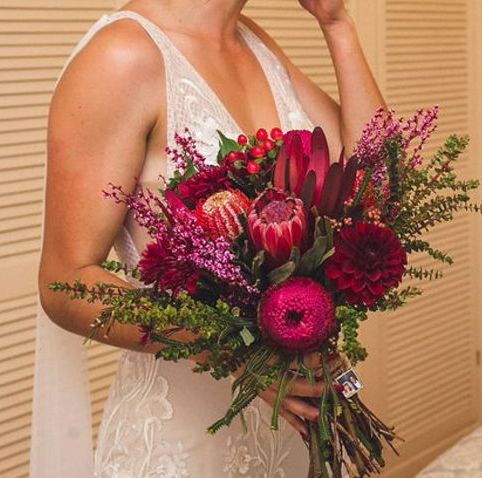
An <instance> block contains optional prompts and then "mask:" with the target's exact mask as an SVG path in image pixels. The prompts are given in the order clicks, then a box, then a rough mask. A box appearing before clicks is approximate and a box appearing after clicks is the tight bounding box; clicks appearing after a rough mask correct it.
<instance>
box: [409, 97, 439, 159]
mask: <svg viewBox="0 0 482 478" xmlns="http://www.w3.org/2000/svg"><path fill="white" fill-rule="evenodd" d="M438 113H439V107H438V105H435V106H434V107H432V108H430V109H428V110H422V109H419V110H417V111H416V113H415V114H414V115H413V116H412V117H411V118H409V119H408V120H407V121H406V123H405V125H404V132H405V133H406V134H407V136H406V138H405V139H404V141H405V143H404V144H403V145H402V147H403V148H404V149H408V147H409V145H410V144H411V143H412V141H414V140H415V139H417V138H419V140H420V141H419V143H418V144H417V145H416V146H415V148H414V150H413V152H412V156H411V157H410V158H409V159H408V164H410V166H413V167H415V166H418V165H419V164H421V162H422V156H421V154H420V153H421V151H422V149H423V147H424V146H425V143H426V142H427V141H428V140H429V139H430V137H431V135H432V133H433V132H434V131H435V129H436V128H437V124H436V121H437V119H438Z"/></svg>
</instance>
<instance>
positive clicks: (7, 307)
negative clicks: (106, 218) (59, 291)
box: [0, 0, 117, 478]
mask: <svg viewBox="0 0 482 478" xmlns="http://www.w3.org/2000/svg"><path fill="white" fill-rule="evenodd" d="M113 5H114V2H113V1H112V0H96V1H94V0H75V1H74V0H2V1H1V2H0V476H2V477H5V478H20V477H26V476H27V472H28V451H29V435H30V414H31V399H32V380H33V352H34V346H35V344H34V337H35V314H36V300H37V267H38V259H39V248H40V221H41V211H42V200H43V174H44V165H45V137H46V120H47V112H48V105H49V102H50V97H51V92H52V89H53V86H54V83H55V80H56V78H57V76H58V74H59V73H60V69H61V67H62V66H63V64H64V62H65V61H66V59H67V56H68V55H69V53H70V52H71V50H72V48H73V46H74V45H75V44H76V43H77V41H78V39H79V38H80V36H81V35H82V33H83V32H84V31H85V30H86V29H87V28H88V27H89V26H90V25H91V24H92V23H93V22H94V21H95V20H96V19H97V18H98V17H99V16H100V15H102V14H103V13H105V12H106V11H108V10H110V9H111V8H112V7H113ZM89 354H90V373H91V383H92V390H93V396H94V400H95V403H94V419H95V420H96V421H97V422H98V419H99V407H100V404H99V402H100V401H102V400H103V398H104V397H105V395H106V390H105V389H106V388H107V386H108V384H107V381H106V378H105V377H106V375H108V374H112V371H113V367H112V362H113V361H114V360H113V359H112V355H116V354H117V352H116V351H114V354H113V352H112V349H108V348H107V347H104V346H100V345H95V346H94V347H92V348H91V350H89Z"/></svg>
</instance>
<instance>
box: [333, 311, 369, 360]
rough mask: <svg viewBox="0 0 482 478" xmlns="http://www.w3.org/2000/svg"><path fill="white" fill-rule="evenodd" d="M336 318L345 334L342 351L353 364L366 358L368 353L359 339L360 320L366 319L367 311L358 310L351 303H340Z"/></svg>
mask: <svg viewBox="0 0 482 478" xmlns="http://www.w3.org/2000/svg"><path fill="white" fill-rule="evenodd" d="M336 318H337V319H338V321H339V323H340V328H341V332H342V334H343V344H342V347H341V350H342V352H345V353H346V355H347V357H348V358H349V359H350V361H351V363H352V364H353V365H356V363H357V362H360V361H362V360H365V359H366V357H367V355H368V353H367V351H366V349H365V348H364V347H363V346H362V345H361V343H360V341H359V340H358V330H359V327H360V322H363V321H364V320H366V319H367V318H368V317H367V314H366V312H365V311H362V310H358V309H356V308H355V307H352V306H349V305H340V306H338V307H337V308H336Z"/></svg>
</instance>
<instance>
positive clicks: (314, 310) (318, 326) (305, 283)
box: [258, 277, 335, 352]
mask: <svg viewBox="0 0 482 478" xmlns="http://www.w3.org/2000/svg"><path fill="white" fill-rule="evenodd" d="M334 310H335V307H334V304H333V301H332V299H331V296H330V294H329V293H328V292H327V291H326V290H325V289H324V288H323V287H322V286H321V285H320V284H318V283H317V282H315V281H314V280H312V279H310V278H308V277H291V278H290V279H288V280H286V281H284V282H281V283H280V284H277V285H275V286H273V287H271V288H269V289H268V290H267V291H266V292H265V293H264V294H263V297H262V299H261V302H260V306H259V311H258V325H259V328H260V330H261V333H262V334H263V335H264V336H265V337H266V339H268V340H271V341H273V342H274V343H276V344H278V345H279V346H280V347H281V348H283V349H286V350H290V351H299V352H309V351H312V350H313V349H315V348H316V347H318V346H320V345H321V344H322V342H323V341H325V340H326V339H327V338H328V337H329V336H330V335H331V333H332V332H333V329H334V327H335V314H334Z"/></svg>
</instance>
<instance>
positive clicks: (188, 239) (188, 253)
mask: <svg viewBox="0 0 482 478" xmlns="http://www.w3.org/2000/svg"><path fill="white" fill-rule="evenodd" d="M169 234H170V237H171V238H172V241H171V251H172V253H173V255H174V256H176V257H178V258H182V260H184V261H186V262H189V263H191V264H193V265H194V266H195V267H196V268H198V269H201V270H205V271H206V272H208V273H210V274H212V275H213V276H214V277H216V278H218V279H219V280H221V281H223V282H225V283H227V284H229V285H231V286H235V287H236V288H240V289H244V290H245V291H246V292H248V293H250V294H257V293H258V290H257V289H256V288H254V287H251V286H250V285H249V284H248V283H247V281H246V279H245V278H244V276H243V274H242V273H241V269H240V268H239V266H237V265H236V264H235V263H234V260H235V257H234V254H233V253H232V252H231V249H230V245H229V243H228V242H227V241H226V239H224V238H222V237H219V238H217V239H211V238H210V237H208V236H207V235H206V232H205V231H204V229H203V228H202V226H201V225H200V224H199V222H198V220H197V218H196V217H195V216H194V215H193V214H192V213H191V212H190V211H188V210H179V211H177V212H176V218H175V222H174V224H173V226H172V229H171V231H170V232H169Z"/></svg>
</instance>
